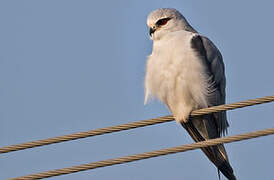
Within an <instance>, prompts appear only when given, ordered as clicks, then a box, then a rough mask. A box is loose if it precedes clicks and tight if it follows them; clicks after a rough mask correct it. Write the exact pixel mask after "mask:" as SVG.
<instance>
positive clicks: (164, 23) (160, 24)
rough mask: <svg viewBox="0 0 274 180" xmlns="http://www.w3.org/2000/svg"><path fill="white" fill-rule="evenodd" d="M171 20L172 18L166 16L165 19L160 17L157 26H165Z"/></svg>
mask: <svg viewBox="0 0 274 180" xmlns="http://www.w3.org/2000/svg"><path fill="white" fill-rule="evenodd" d="M169 20H170V18H164V19H160V20H158V21H157V22H156V25H157V26H163V25H166V23H167V22H168V21H169Z"/></svg>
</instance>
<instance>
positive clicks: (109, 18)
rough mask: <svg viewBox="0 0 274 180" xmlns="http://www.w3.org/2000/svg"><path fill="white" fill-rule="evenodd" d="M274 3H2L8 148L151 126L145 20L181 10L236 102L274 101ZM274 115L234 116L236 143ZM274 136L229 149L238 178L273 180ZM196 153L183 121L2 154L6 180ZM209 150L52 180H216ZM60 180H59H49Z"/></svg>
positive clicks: (2, 92) (0, 112)
mask: <svg viewBox="0 0 274 180" xmlns="http://www.w3.org/2000/svg"><path fill="white" fill-rule="evenodd" d="M273 6H274V3H273V1H270V0H269V1H267V0H263V1H252V2H251V1H247V0H243V1H235V0H232V1H225V2H224V1H217V0H212V1H203V0H197V1H192V0H177V1H175V0H173V1H170V0H169V1H163V0H161V1H156V0H151V1H126V0H124V1H122V0H117V1H106V0H101V1H95V0H94V1H88V0H77V1H76V0H74V1H73V0H41V1H37V0H24V1H23V0H17V1H16V0H1V1H0V24H1V28H0V84H1V86H0V99H1V101H0V146H1V147H2V146H7V145H11V144H17V143H22V142H26V141H32V140H37V139H44V138H48V137H53V136H59V135H64V134H70V133H75V132H80V131H87V130H91V129H96V128H101V127H106V126H111V125H118V124H123V123H127V122H132V121H137V120H143V119H149V118H153V117H158V116H162V115H167V114H169V112H168V111H167V110H166V109H165V107H164V106H163V105H162V104H160V103H159V102H158V101H154V102H152V103H150V104H149V105H146V106H144V105H143V96H144V90H143V79H144V73H145V63H146V56H147V55H149V54H150V53H151V46H152V42H151V41H150V40H149V36H148V28H147V27H146V17H147V15H148V14H149V13H150V12H151V11H152V10H154V9H156V8H160V7H173V8H176V9H178V10H179V11H181V12H182V13H183V14H184V16H185V17H186V18H187V19H188V21H189V22H190V23H191V24H192V25H193V27H194V28H195V29H196V30H198V31H199V32H200V33H201V34H203V35H206V36H208V37H209V38H210V39H211V40H212V41H213V42H214V43H215V44H216V45H217V47H218V48H219V49H220V51H221V52H222V55H223V57H224V62H225V65H226V75H227V102H236V101H240V100H246V99H251V98H256V97H262V96H266V95H273V89H274V83H273V76H274V71H273V67H274V54H273V50H274V49H273V47H274V45H273V42H274V36H273V32H274V23H273V17H274V11H273ZM273 107H274V105H273V104H265V105H259V106H254V107H249V108H244V109H240V110H234V111H229V112H228V118H229V122H230V128H229V133H228V135H234V134H238V133H244V132H249V131H253V130H259V129H264V128H269V127H273V125H274V119H273V115H272V114H273ZM273 138H274V137H272V136H269V137H263V138H259V139H252V140H248V141H241V142H237V143H232V144H227V145H226V148H227V151H228V155H229V158H230V162H231V164H232V166H233V168H234V171H235V174H236V176H237V177H238V179H269V180H270V179H273V178H274V175H273V173H272V171H273V161H274V156H273V154H272V153H273V151H274V143H273V142H274V139H273ZM187 143H192V140H191V138H190V137H189V136H188V134H187V133H186V131H185V130H184V129H183V128H181V127H180V126H179V125H177V124H176V123H175V122H170V123H165V124H161V125H155V126H151V127H144V128H139V129H134V130H129V131H124V132H119V133H113V134H108V135H103V136H97V137H91V138H86V139H82V140H77V141H72V142H65V143H61V144H54V145H49V146H44V147H39V148H34V149H28V150H24V151H18V152H11V153H7V154H0V167H1V172H0V179H6V178H9V177H17V176H21V175H26V174H30V173H36V172H40V171H46V170H51V169H56V168H63V167H69V166H72V165H79V164H83V163H89V162H95V161H98V160H104V159H108V158H115V157H120V156H124V155H129V154H134V153H141V152H146V151H152V150H156V149H161V148H167V147H172V146H177V145H181V144H187ZM217 178H218V177H217V170H216V168H215V167H214V166H213V165H212V164H211V163H210V162H209V160H208V159H207V158H206V157H205V155H204V154H203V153H202V152H201V151H200V150H195V151H190V152H186V153H178V154H174V155H168V156H163V157H158V158H153V159H148V160H142V161H138V162H132V163H128V164H123V165H115V166H112V167H106V168H99V169H96V170H89V171H84V172H79V173H74V174H70V175H64V176H59V177H54V178H51V179H58V180H61V179H69V180H70V179H71V180H72V179H100V180H101V179H120V180H123V179H125V180H127V179H133V180H135V179H136V180H137V179H158V180H164V179H196V180H202V179H217ZM49 179H50V178H49Z"/></svg>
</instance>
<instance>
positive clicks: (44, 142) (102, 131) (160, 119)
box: [0, 96, 274, 154]
mask: <svg viewBox="0 0 274 180" xmlns="http://www.w3.org/2000/svg"><path fill="white" fill-rule="evenodd" d="M272 101H274V96H265V97H262V98H256V99H250V100H247V101H241V102H237V103H233V104H225V105H219V106H212V107H209V108H204V109H199V110H195V111H193V112H192V113H191V116H200V115H204V114H209V113H215V112H220V111H226V110H232V109H237V108H243V107H247V106H253V105H257V104H263V103H268V102H272ZM173 120H174V118H173V116H163V117H158V118H153V119H148V120H142V121H135V122H131V123H126V124H121V125H118V126H110V127H106V128H99V129H95V130H90V131H84V132H78V133H74V134H69V135H63V136H57V137H52V138H48V139H43V140H36V141H31V142H26V143H22V144H15V145H10V146H5V147H2V148H0V154H2V153H8V152H12V151H19V150H23V149H28V148H34V147H38V146H44V145H49V144H54V143H60V142H65V141H71V140H76V139H81V138H86V137H91V136H98V135H102V134H107V133H113V132H118V131H123V130H128V129H134V128H139V127H144V126H150V125H154V124H159V123H165V122H170V121H173Z"/></svg>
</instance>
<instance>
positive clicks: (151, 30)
mask: <svg viewBox="0 0 274 180" xmlns="http://www.w3.org/2000/svg"><path fill="white" fill-rule="evenodd" d="M155 30H156V29H154V28H149V35H150V37H151V35H152V34H153V33H154V32H155Z"/></svg>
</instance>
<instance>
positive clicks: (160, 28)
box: [147, 8, 196, 40]
mask: <svg viewBox="0 0 274 180" xmlns="http://www.w3.org/2000/svg"><path fill="white" fill-rule="evenodd" d="M147 25H148V27H149V35H150V37H151V39H152V40H157V39H161V37H163V36H164V35H165V34H167V33H169V32H174V31H179V30H186V31H191V32H196V31H195V30H194V29H193V28H192V27H191V26H190V25H189V24H188V22H187V21H186V19H185V18H184V16H183V15H182V14H181V13H180V12H179V11H177V10H176V9H172V8H161V9H156V10H154V11H152V12H151V13H150V14H149V16H148V18H147Z"/></svg>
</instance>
